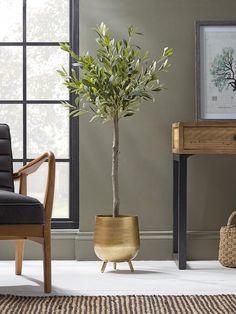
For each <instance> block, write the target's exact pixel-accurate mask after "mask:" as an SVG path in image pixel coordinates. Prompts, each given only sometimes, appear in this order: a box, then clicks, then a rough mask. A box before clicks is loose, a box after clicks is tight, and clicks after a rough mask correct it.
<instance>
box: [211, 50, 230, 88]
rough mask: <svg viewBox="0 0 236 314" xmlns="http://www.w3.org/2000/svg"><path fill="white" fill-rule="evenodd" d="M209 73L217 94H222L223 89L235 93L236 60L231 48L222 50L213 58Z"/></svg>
mask: <svg viewBox="0 0 236 314" xmlns="http://www.w3.org/2000/svg"><path fill="white" fill-rule="evenodd" d="M210 73H211V74H212V76H213V80H212V82H213V83H214V85H215V87H217V88H218V91H219V92H222V91H223V89H224V88H225V89H228V88H231V89H232V90H233V92H235V91H236V59H235V51H234V49H233V48H232V47H230V48H223V49H222V53H221V54H217V55H216V56H215V57H214V60H213V62H212V64H211V68H210Z"/></svg>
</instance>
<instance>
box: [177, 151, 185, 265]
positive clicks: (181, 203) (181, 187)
mask: <svg viewBox="0 0 236 314" xmlns="http://www.w3.org/2000/svg"><path fill="white" fill-rule="evenodd" d="M178 166H179V167H178V168H179V169H178V173H179V175H178V209H179V210H178V249H179V269H186V254H187V235H186V233H187V230H186V225H187V155H180V156H179V165H178Z"/></svg>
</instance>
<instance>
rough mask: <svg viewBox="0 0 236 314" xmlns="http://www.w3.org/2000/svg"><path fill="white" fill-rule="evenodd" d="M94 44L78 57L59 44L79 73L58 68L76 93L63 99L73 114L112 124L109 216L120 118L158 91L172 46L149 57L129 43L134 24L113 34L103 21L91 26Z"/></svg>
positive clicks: (115, 212) (115, 183)
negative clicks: (125, 32) (71, 98)
mask: <svg viewBox="0 0 236 314" xmlns="http://www.w3.org/2000/svg"><path fill="white" fill-rule="evenodd" d="M95 31H96V33H97V35H98V37H97V39H96V41H97V44H98V49H97V50H96V56H95V57H94V56H92V55H90V54H89V53H87V54H86V55H82V56H78V55H77V54H76V53H75V52H73V51H72V50H71V48H70V46H69V45H68V44H65V43H63V44H61V48H62V49H63V50H64V51H66V52H68V53H69V54H70V56H71V57H72V58H73V59H74V60H75V63H74V66H75V67H79V72H80V73H79V74H80V75H78V73H77V71H76V70H75V69H72V72H71V75H69V73H67V71H66V70H65V69H63V68H62V70H59V71H58V73H59V74H60V75H61V76H62V77H63V78H64V84H65V85H66V86H67V88H68V89H69V91H70V93H72V94H74V95H75V103H74V104H70V103H68V102H66V103H64V105H65V106H67V108H68V109H69V110H70V114H71V115H72V116H73V117H78V116H80V115H82V114H85V113H90V114H92V118H91V120H90V121H93V120H94V119H96V118H101V119H102V120H103V122H107V121H112V123H113V147H112V187H113V216H114V217H117V216H119V204H120V200H119V184H118V155H119V120H120V119H121V118H123V117H129V116H132V115H133V114H134V113H135V112H137V111H138V110H139V105H140V104H141V102H142V101H143V100H152V101H154V97H153V95H152V92H159V91H161V90H162V89H163V88H164V86H163V84H161V82H160V80H159V78H160V74H161V72H167V71H168V69H169V67H170V64H169V63H168V58H169V57H170V56H171V55H172V53H173V49H172V48H165V49H164V52H163V54H162V56H161V57H160V58H159V59H158V60H150V59H149V54H148V52H147V51H145V52H142V51H141V48H140V47H138V46H136V45H135V44H133V41H132V40H133V37H134V36H135V35H142V34H141V33H138V32H136V30H135V28H134V27H133V26H130V27H129V28H128V36H127V38H126V39H115V38H114V37H113V35H112V34H111V33H110V32H109V29H108V28H107V27H106V25H105V24H104V23H101V24H100V25H99V26H98V27H97V28H96V29H95Z"/></svg>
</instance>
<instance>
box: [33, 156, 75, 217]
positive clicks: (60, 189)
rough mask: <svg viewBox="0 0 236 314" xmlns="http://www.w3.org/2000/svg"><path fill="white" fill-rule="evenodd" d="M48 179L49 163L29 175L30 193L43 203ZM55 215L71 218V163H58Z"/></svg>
mask: <svg viewBox="0 0 236 314" xmlns="http://www.w3.org/2000/svg"><path fill="white" fill-rule="evenodd" d="M46 181H47V163H44V164H43V165H42V166H41V167H40V168H39V169H38V170H37V171H36V172H34V173H33V174H31V175H30V176H28V195H30V196H33V197H35V198H37V199H38V200H39V201H40V202H42V203H43V200H44V191H45V186H46ZM53 217H54V218H55V217H56V218H69V163H65V162H63V163H62V162H58V163H57V164H56V184H55V194H54V205H53Z"/></svg>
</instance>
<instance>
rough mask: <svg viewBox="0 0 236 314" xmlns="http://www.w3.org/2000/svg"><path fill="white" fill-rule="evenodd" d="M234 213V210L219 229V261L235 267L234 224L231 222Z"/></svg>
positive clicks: (235, 228) (235, 237)
mask: <svg viewBox="0 0 236 314" xmlns="http://www.w3.org/2000/svg"><path fill="white" fill-rule="evenodd" d="M235 215H236V211H234V212H233V213H232V214H231V215H230V217H229V219H228V222H227V226H223V227H221V229H220V248H219V262H220V263H221V264H222V265H223V266H226V267H236V226H235V225H232V224H231V223H232V219H233V217H234V216H235Z"/></svg>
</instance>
